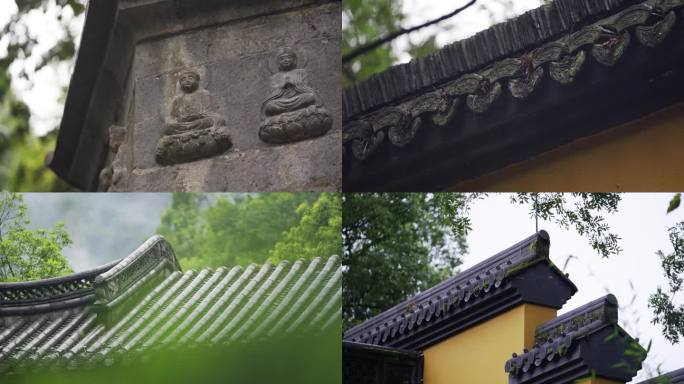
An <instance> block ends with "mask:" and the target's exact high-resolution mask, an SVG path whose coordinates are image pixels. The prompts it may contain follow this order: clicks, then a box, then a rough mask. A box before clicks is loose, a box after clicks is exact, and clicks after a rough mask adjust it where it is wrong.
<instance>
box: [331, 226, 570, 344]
mask: <svg viewBox="0 0 684 384" xmlns="http://www.w3.org/2000/svg"><path fill="white" fill-rule="evenodd" d="M548 247H549V237H548V234H547V233H546V232H544V231H541V232H539V233H538V234H536V235H533V236H531V237H529V238H527V239H525V240H523V241H521V242H519V243H518V244H516V245H514V246H512V247H510V248H508V249H506V250H504V251H502V252H500V253H498V254H496V255H494V256H492V257H491V258H489V259H487V260H485V261H483V262H482V263H480V264H478V265H476V266H474V267H472V268H470V269H468V270H466V271H464V272H462V273H460V274H459V275H457V276H455V277H453V278H451V279H448V280H446V281H444V282H442V283H440V284H438V285H436V286H435V287H433V288H430V289H428V290H427V291H425V292H422V293H420V294H418V295H416V296H415V297H414V298H412V299H409V300H407V301H406V302H404V303H402V304H399V305H397V306H395V307H393V308H391V309H389V310H387V311H385V312H383V313H381V314H379V315H378V316H376V317H374V318H372V319H370V320H368V321H366V322H364V323H362V324H360V325H357V326H355V327H353V328H352V329H350V330H349V331H347V332H346V333H345V335H344V339H345V340H347V341H353V342H360V343H368V344H375V345H384V346H389V347H395V348H402V349H422V348H425V347H427V346H429V345H432V344H435V343H437V342H439V341H441V340H443V339H445V338H447V337H450V336H452V335H454V334H457V333H459V332H462V331H463V330H465V329H467V328H469V327H472V326H474V325H477V324H479V323H481V322H483V321H485V320H487V319H489V318H492V317H494V316H496V315H499V314H501V313H503V312H505V311H507V310H509V309H511V308H513V307H515V306H518V305H520V304H523V303H531V304H538V305H543V306H547V307H553V308H560V307H561V306H562V305H563V304H564V303H565V302H566V301H567V300H568V299H569V298H570V297H571V296H572V295H573V294H574V293H575V292H576V291H577V288H576V287H575V285H574V284H572V282H571V281H570V280H569V279H568V278H567V277H566V276H565V275H563V274H562V273H561V272H560V271H559V270H558V269H557V268H556V267H555V266H554V265H553V263H552V262H551V261H550V260H549V259H548ZM490 278H491V279H492V280H487V279H490Z"/></svg>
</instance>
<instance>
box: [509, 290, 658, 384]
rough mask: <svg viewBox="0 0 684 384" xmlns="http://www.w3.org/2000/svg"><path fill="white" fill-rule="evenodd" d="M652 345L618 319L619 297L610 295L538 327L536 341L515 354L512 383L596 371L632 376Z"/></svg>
mask: <svg viewBox="0 0 684 384" xmlns="http://www.w3.org/2000/svg"><path fill="white" fill-rule="evenodd" d="M645 357H646V351H645V350H644V349H643V348H642V347H641V346H640V345H639V344H638V341H635V340H634V339H632V338H631V337H630V336H629V335H628V334H627V332H626V331H625V330H623V329H622V328H621V327H620V326H619V325H618V302H617V299H616V298H615V296H613V295H607V296H605V297H602V298H600V299H597V300H594V301H592V302H590V303H587V304H585V305H583V306H581V307H579V308H577V309H574V310H572V311H570V312H568V313H566V314H564V315H561V316H558V317H557V318H555V319H554V320H551V321H549V322H546V323H544V324H542V325H540V326H539V327H537V329H536V331H535V346H534V347H533V348H532V349H531V350H529V351H527V350H525V351H524V353H523V354H521V355H517V354H515V353H514V354H513V358H511V359H510V360H508V361H507V362H506V365H505V370H506V372H507V373H509V377H510V380H509V383H511V384H517V383H525V384H528V383H549V382H554V383H556V382H558V383H561V382H562V383H566V382H573V381H574V380H577V379H580V378H583V377H588V376H590V375H592V374H596V375H597V376H599V377H604V378H609V379H614V380H618V381H620V382H628V381H630V380H631V379H632V378H633V377H634V376H635V375H636V373H637V371H639V369H641V363H642V361H643V359H644V358H645Z"/></svg>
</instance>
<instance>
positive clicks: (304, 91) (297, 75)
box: [259, 48, 332, 144]
mask: <svg viewBox="0 0 684 384" xmlns="http://www.w3.org/2000/svg"><path fill="white" fill-rule="evenodd" d="M277 64H278V72H277V73H275V74H273V76H271V87H272V88H273V91H272V92H271V94H270V95H269V96H268V98H266V100H265V101H264V102H263V104H262V106H261V115H262V122H261V125H260V127H259V137H260V138H261V140H263V141H265V142H267V143H271V144H283V143H291V142H295V141H300V140H306V139H310V138H314V137H318V136H322V135H324V134H325V133H326V132H328V131H329V130H330V128H331V127H332V118H331V116H330V112H328V111H327V110H326V109H325V108H323V106H322V105H321V103H320V100H318V97H317V95H316V92H315V91H314V89H313V88H311V87H310V86H309V85H308V84H307V79H306V70H305V69H303V68H297V54H296V53H295V51H294V50H292V49H291V48H284V49H282V50H281V51H280V53H279V54H278V56H277Z"/></svg>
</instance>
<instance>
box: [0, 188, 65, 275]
mask: <svg viewBox="0 0 684 384" xmlns="http://www.w3.org/2000/svg"><path fill="white" fill-rule="evenodd" d="M26 216H27V215H26V205H25V204H24V201H23V198H22V196H21V195H20V194H17V193H6V192H3V193H0V281H3V282H15V281H28V280H38V279H46V278H49V277H55V276H62V275H67V274H69V273H71V272H72V269H71V267H70V266H69V262H68V261H67V259H66V257H64V255H63V254H62V249H64V247H66V246H68V245H69V244H71V239H70V237H69V234H68V233H67V231H66V230H65V229H64V225H62V224H57V225H56V226H55V227H54V228H53V229H51V230H47V229H36V230H32V229H28V228H27V226H28V225H29V224H30V221H29V219H28V218H27V217H26Z"/></svg>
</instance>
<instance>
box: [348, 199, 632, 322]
mask: <svg viewBox="0 0 684 384" xmlns="http://www.w3.org/2000/svg"><path fill="white" fill-rule="evenodd" d="M486 197H487V195H484V194H460V193H437V194H424V193H355V194H345V195H344V198H343V222H342V239H343V246H344V248H343V259H342V264H343V266H344V269H343V274H344V284H343V291H342V292H343V296H342V297H343V310H342V312H343V321H344V325H345V327H349V326H351V325H354V324H356V323H358V322H360V321H363V320H365V319H368V318H370V317H372V316H373V315H375V314H377V313H379V312H382V311H384V310H386V309H388V308H389V307H391V306H392V305H395V304H397V303H399V302H401V301H403V300H406V299H407V298H409V297H410V296H412V295H413V294H415V293H417V292H420V291H423V290H425V289H426V288H429V287H430V286H432V285H434V284H436V283H437V282H439V281H442V280H444V279H445V278H446V277H448V276H452V275H454V274H456V273H457V272H458V271H457V267H458V266H459V265H460V264H461V257H462V255H463V254H465V253H466V252H467V245H466V236H467V234H468V231H469V230H470V220H469V218H468V208H469V206H470V205H471V203H472V201H473V200H475V199H480V198H486ZM620 199H621V198H620V195H618V194H614V193H575V194H571V195H568V194H560V193H518V194H515V195H513V196H512V198H511V203H512V204H521V205H526V206H529V207H530V215H531V216H532V217H536V218H541V219H543V220H553V221H555V222H556V223H558V224H559V225H561V226H564V227H566V228H573V229H574V230H575V231H576V232H578V233H579V234H580V235H583V236H584V237H586V238H587V239H588V241H589V243H590V244H591V246H592V247H593V248H594V249H595V250H596V251H597V252H598V253H599V254H601V255H603V256H604V257H608V256H610V255H615V254H617V253H618V252H619V251H620V247H619V245H618V241H619V237H618V236H617V235H615V234H614V233H612V232H611V231H610V228H609V227H608V226H607V224H606V223H605V221H604V219H603V217H602V214H604V213H609V214H612V213H615V212H616V211H617V208H618V204H619V202H620ZM379 281H381V282H382V284H378V282H379Z"/></svg>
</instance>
